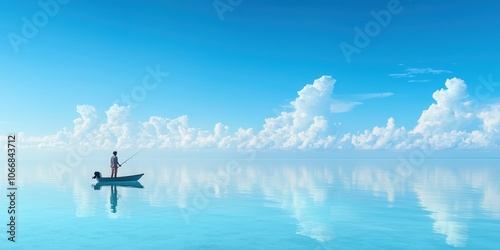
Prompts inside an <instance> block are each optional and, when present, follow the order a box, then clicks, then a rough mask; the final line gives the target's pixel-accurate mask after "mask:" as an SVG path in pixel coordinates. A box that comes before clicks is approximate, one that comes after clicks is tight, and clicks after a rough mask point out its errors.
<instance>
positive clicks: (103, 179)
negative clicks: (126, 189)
mask: <svg viewBox="0 0 500 250" xmlns="http://www.w3.org/2000/svg"><path fill="white" fill-rule="evenodd" d="M143 175H144V174H136V175H129V176H120V177H116V178H111V177H101V178H98V179H97V181H98V182H99V183H108V182H125V181H138V180H139V179H140V178H141V177H142V176H143Z"/></svg>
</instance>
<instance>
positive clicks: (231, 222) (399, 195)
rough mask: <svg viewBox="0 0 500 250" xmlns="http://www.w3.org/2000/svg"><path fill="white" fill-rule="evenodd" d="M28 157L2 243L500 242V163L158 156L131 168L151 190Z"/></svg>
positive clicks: (279, 245)
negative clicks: (100, 180) (11, 232)
mask: <svg viewBox="0 0 500 250" xmlns="http://www.w3.org/2000/svg"><path fill="white" fill-rule="evenodd" d="M21 163H23V165H22V166H23V167H22V168H21V167H20V168H19V171H20V172H19V177H18V178H19V179H18V185H19V190H18V194H17V195H18V197H17V199H18V200H17V204H16V205H17V207H18V211H17V216H18V217H17V228H16V229H17V234H16V243H11V242H9V241H7V238H8V234H7V233H6V231H7V226H6V224H7V223H8V218H9V217H8V215H7V207H8V204H7V197H4V198H3V199H0V206H1V207H3V208H5V209H2V210H3V211H2V213H1V214H2V216H1V217H0V220H1V221H2V222H3V223H2V224H3V225H5V226H4V229H3V230H0V232H2V233H1V238H0V249H56V248H60V249H89V248H91V249H318V250H319V249H453V248H461V249H498V232H500V170H499V166H500V165H499V163H500V161H489V160H481V161H477V160H461V161H459V160H426V161H425V162H423V163H422V164H420V166H406V167H404V168H402V167H401V166H400V164H399V161H398V160H293V161H290V160H269V159H268V160H258V159H254V160H198V161H195V160H189V161H183V160H175V161H174V160H168V159H166V160H162V159H156V160H150V161H147V162H144V161H141V163H140V165H141V166H140V167H139V166H138V165H139V164H138V163H137V162H136V163H133V162H131V163H129V164H128V165H124V167H123V168H120V170H119V172H118V174H119V175H128V174H136V173H142V172H143V173H145V175H144V176H143V178H142V179H141V180H140V181H139V182H140V185H142V186H143V188H138V187H122V186H117V187H112V186H103V187H100V188H97V187H95V186H93V184H95V181H94V180H92V179H91V177H92V176H93V172H94V171H95V170H99V171H101V172H102V173H103V174H104V175H105V176H109V169H108V168H106V167H96V166H99V165H103V166H106V164H101V163H97V162H82V163H80V164H78V165H75V166H70V167H68V168H61V166H58V165H57V164H56V165H54V162H53V161H41V160H36V161H35V160H33V161H31V162H30V161H28V160H25V161H24V162H21ZM5 179H6V175H4V176H2V181H3V182H0V184H1V187H6V182H5ZM5 189H6V188H5ZM6 192H7V191H6Z"/></svg>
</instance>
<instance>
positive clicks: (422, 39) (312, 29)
mask: <svg viewBox="0 0 500 250" xmlns="http://www.w3.org/2000/svg"><path fill="white" fill-rule="evenodd" d="M40 2H41V3H48V4H49V5H48V6H50V8H48V11H47V10H46V9H45V8H44V7H42V5H40V4H39V3H37V2H36V1H8V2H5V3H3V4H2V5H3V6H2V8H1V9H2V11H1V16H2V17H1V18H2V19H1V22H0V30H1V33H3V34H4V39H2V40H1V42H0V48H1V50H2V57H1V58H0V69H1V70H0V84H1V85H2V93H3V95H2V99H1V101H0V102H1V105H0V114H1V118H0V127H1V128H2V129H1V130H0V133H8V132H23V133H25V134H26V136H32V137H36V138H43V137H44V136H47V135H49V136H50V135H55V134H56V133H58V132H60V131H63V129H64V128H66V129H67V133H72V135H70V136H68V138H69V137H71V136H74V134H76V133H77V132H76V129H75V123H74V120H75V119H77V118H79V117H80V115H81V114H79V113H77V112H76V109H77V106H78V105H88V106H91V107H93V108H94V109H95V111H92V110H90V111H88V112H91V113H92V112H95V113H96V114H97V116H99V117H100V121H102V123H106V120H107V119H108V125H109V124H110V123H109V118H107V117H106V113H105V112H106V111H109V110H110V107H113V105H114V104H115V103H117V104H118V105H119V106H126V102H124V101H123V99H122V96H123V95H131V94H133V93H134V91H138V89H140V88H141V86H143V85H142V84H143V78H144V77H145V76H148V74H149V71H148V70H147V68H150V69H153V70H157V71H160V72H164V74H167V73H168V76H165V77H163V78H162V82H161V83H158V84H157V85H155V87H154V88H152V89H151V90H147V91H146V92H144V93H146V96H145V97H144V98H141V100H140V101H138V102H136V104H137V105H134V106H132V107H130V108H129V109H128V111H123V112H125V113H126V114H127V115H128V116H127V118H126V119H125V120H124V121H122V122H127V123H130V124H132V125H131V126H132V127H133V128H134V129H130V131H132V132H130V131H129V132H127V133H129V134H128V135H127V136H131V134H133V133H136V134H135V135H134V136H137V137H140V136H138V134H140V133H141V131H142V129H144V128H143V127H141V126H139V127H136V125H134V124H136V123H144V122H146V121H148V120H149V119H150V117H152V116H158V117H161V118H163V119H167V120H174V119H177V118H178V117H182V116H186V117H188V121H189V122H188V125H187V126H186V127H187V128H192V129H194V130H192V131H195V132H193V133H194V134H196V135H198V134H200V133H204V132H207V131H208V132H210V133H215V132H214V131H213V130H214V126H215V124H217V123H221V124H223V125H224V126H228V131H227V133H229V134H230V135H233V134H234V133H235V132H236V131H237V130H238V129H239V128H242V129H249V128H252V129H253V131H252V132H253V134H254V135H257V134H258V132H259V131H261V130H264V129H263V125H264V124H265V123H266V122H265V119H266V118H276V117H283V119H285V120H286V119H288V118H286V116H282V115H280V112H288V113H293V112H294V111H296V109H297V107H295V106H293V105H292V104H291V102H293V101H294V100H296V98H299V97H300V95H299V96H298V91H301V90H302V89H303V88H305V87H306V85H308V84H310V85H312V84H313V82H314V81H315V80H316V79H320V78H321V77H322V76H331V77H332V78H333V79H335V80H336V81H335V83H334V86H333V92H331V93H330V94H328V93H327V94H328V95H329V98H326V99H325V102H330V101H331V102H332V103H336V104H337V109H335V108H334V109H333V110H334V111H335V110H336V111H335V112H324V110H323V111H322V112H320V111H319V110H320V109H321V108H317V107H316V108H314V111H311V109H312V108H311V109H309V108H308V109H306V111H307V112H312V113H315V114H317V115H318V116H321V117H323V118H324V119H325V121H326V122H327V125H321V126H320V125H318V126H320V127H321V128H322V135H321V136H322V137H321V136H320V135H319V134H318V135H316V134H315V135H314V136H313V137H314V138H315V140H319V139H318V138H320V137H321V138H326V137H327V136H329V135H332V136H337V140H340V137H342V135H345V134H350V135H353V134H360V133H363V131H364V130H369V131H373V128H374V127H377V126H378V127H386V125H387V123H388V119H389V118H391V117H392V118H393V119H394V121H395V126H396V127H397V128H400V127H405V128H406V132H408V131H410V130H412V129H414V128H415V127H417V126H418V121H419V119H420V118H421V117H422V116H423V112H424V111H425V110H428V109H429V108H430V106H431V105H432V104H433V103H435V102H436V100H435V99H433V93H434V92H436V91H438V90H440V89H442V88H444V89H446V88H447V87H446V86H445V82H446V80H447V79H451V78H453V77H457V78H460V79H461V80H463V81H464V82H465V84H466V87H467V90H468V93H469V95H470V96H472V97H473V95H474V90H475V89H476V88H477V86H479V85H481V84H482V83H481V81H480V80H479V77H483V78H485V79H493V80H492V81H493V82H495V81H499V80H497V79H500V74H499V73H498V62H499V59H500V46H498V44H500V36H499V35H498V34H499V33H498V32H499V31H500V17H499V16H498V11H499V10H500V3H498V2H497V1H479V2H471V1H451V0H446V1H427V0H425V1H417V0H413V1H410V0H401V1H393V0H389V1H359V0H358V1H326V0H321V1H320V0H315V1H260V0H258V1H247V0H242V1H225V0H216V1H194V0H186V1H127V3H124V2H123V1H106V2H102V1H62V0H61V1H60V2H57V1H55V0H52V1H44V0H42V1H40ZM66 2H67V3H66ZM214 3H216V4H214ZM231 3H232V4H233V5H234V6H231ZM54 4H55V5H54ZM55 6H57V7H55ZM216 6H218V7H216ZM217 8H219V9H217ZM224 8H227V9H224ZM373 13H375V16H380V15H382V14H381V13H385V14H387V13H390V20H389V19H385V20H387V22H386V23H385V24H381V23H380V22H377V20H378V19H377V17H375V16H374V14H373ZM382 16H383V15H382ZM44 17H47V18H46V19H44ZM221 17H222V18H221ZM23 18H26V19H23ZM37 18H38V19H37ZM382 18H387V16H383V17H382ZM25 20H28V22H30V23H31V24H32V25H34V26H35V27H36V28H37V31H36V32H34V31H33V30H30V32H31V33H30V32H28V33H26V29H27V28H26V27H25V26H26V25H27V24H26V22H25ZM370 25H372V26H370ZM373 25H375V26H373ZM367 27H368V29H370V27H372V28H374V29H372V30H368V32H371V34H372V35H371V36H367V37H368V40H366V39H365V40H364V44H363V46H362V48H361V47H359V46H358V47H356V48H357V49H358V51H359V53H353V54H351V55H350V56H346V55H345V53H344V52H343V50H342V47H341V44H349V45H352V46H356V36H357V34H358V33H357V32H356V30H357V28H359V29H360V30H362V31H363V32H364V33H365V35H366V33H367V31H366V28H367ZM377 27H378V28H377ZM28 29H29V28H28ZM23 31H24V32H25V33H26V34H28V35H29V36H30V37H27V36H26V34H25V33H23ZM13 37H17V38H19V37H21V39H25V40H23V41H25V42H27V43H20V42H19V40H13V39H14V38H13ZM16 41H17V42H16ZM358 45H359V43H358ZM488 77H490V78H488ZM153 83H154V82H153ZM457 84H458V83H457ZM459 85H460V84H458V85H456V86H459ZM460 86H461V85H460ZM142 90H144V89H142ZM136 93H139V92H136ZM141 93H143V92H141ZM304 93H305V92H304ZM498 97H500V91H494V90H493V91H489V92H488V97H487V98H482V99H481V100H480V104H481V105H480V107H481V108H479V109H476V110H475V113H474V112H473V113H474V114H472V115H473V116H477V117H479V118H478V119H479V120H478V121H476V122H472V123H471V124H472V125H471V126H475V127H474V128H471V129H469V128H468V127H464V128H461V130H460V131H465V132H471V131H474V130H478V131H482V132H485V131H486V130H488V129H485V127H484V126H483V125H484V124H486V123H488V122H489V123H488V124H490V123H493V124H495V126H496V121H495V122H491V121H486V119H485V118H484V115H483V118H480V117H481V116H480V115H479V114H480V113H481V112H490V113H491V114H496V113H494V112H496V109H495V108H492V107H495V106H494V104H496V103H497V101H498ZM313 99H314V98H313ZM327 99H328V100H327ZM330 99H331V100H330ZM312 102H314V101H312ZM339 103H340V104H341V106H340V107H342V108H341V109H338V107H339V106H338V104H339ZM443 103H448V102H447V101H444V102H443ZM325 105H326V104H325ZM328 105H330V106H331V104H328ZM445 109H446V108H445ZM113 110H114V111H112V112H111V113H113V112H115V111H116V109H113ZM331 110H332V109H331ZM331 110H330V111H331ZM117 112H118V111H117ZM120 112H121V111H120ZM120 112H118V114H122V113H120ZM428 113H429V112H428ZM295 114H297V112H296V113H295ZM466 115H467V114H466ZM308 117H309V116H308ZM312 117H313V116H310V117H309V118H311V119H310V120H309V123H308V124H309V125H310V124H312V123H313V120H312ZM438 117H439V116H437V117H434V118H429V117H428V119H431V120H432V119H439V118H438ZM84 120H85V119H84ZM294 121H295V120H294ZM422 121H423V120H422ZM164 122H165V121H164ZM478 122H479V123H481V122H482V123H481V124H479V125H478V124H476V123H478ZM294 123H296V122H294ZM96 124H98V123H96ZM318 124H319V123H318ZM163 125H165V124H163ZM163 125H158V124H155V125H154V126H156V127H155V128H158V127H157V126H163ZM98 126H100V125H98ZM165 126H168V125H165ZM108 127H109V128H110V129H111V127H113V126H112V125H109V126H108ZM274 128H275V129H277V127H274ZM454 129H455V128H449V129H443V128H440V129H431V130H432V131H434V132H435V133H446V132H450V131H452V130H454ZM111 130H112V131H114V132H113V133H114V137H113V138H114V139H116V140H118V139H117V138H120V136H121V135H119V134H117V133H121V132H116V131H117V130H116V129H114V130H113V129H111ZM431 130H429V131H431ZM455 130H456V129H455ZM300 131H301V130H300V129H293V131H292V132H290V133H295V132H297V133H296V134H297V135H298V134H299V133H300ZM305 131H306V129H304V130H303V131H302V132H305ZM426 131H427V130H426ZM436 131H437V132H436ZM456 131H457V132H458V131H459V130H456ZM492 131H493V132H494V131H496V127H495V128H490V129H489V130H488V131H486V132H488V133H490V132H492ZM94 132H96V131H94ZM94 132H92V134H93V133H94ZM97 132H98V131H97ZM97 132H96V133H97ZM101 132H102V130H101ZM406 132H405V133H406ZM486 132H485V133H486ZM65 133H66V132H65ZM87 133H88V131H87ZM424 134H425V133H422V136H423V137H426V135H424ZM156 135H157V136H159V135H160V134H156ZM161 135H164V134H161ZM196 135H194V136H196ZM294 135H295V134H294ZM294 135H291V136H292V137H293V136H294ZM470 135H472V134H470ZM429 136H430V137H428V138H431V137H432V135H429ZM488 136H490V134H488ZM495 136H496V134H495ZM159 137H161V136H159ZM299 137H300V136H299ZM390 137H394V135H391V136H390ZM483 137H484V136H483ZM71 138H73V137H71ZM134 138H135V137H134ZM405 138H406V137H405ZM426 138H427V137H426ZM464 138H465V137H461V139H457V140H462V141H463V140H465V139H464ZM52 139H53V140H62V141H63V142H64V143H69V142H68V141H71V140H72V139H67V141H64V140H66V139H61V138H56V139H54V138H52ZM136 139H137V138H135V139H134V140H136ZM139 139H140V138H139ZM351 139H352V138H350V139H349V140H351ZM134 140H132V141H131V142H129V143H130V144H134V142H133V141H134ZM215 140H216V141H218V142H220V141H221V140H220V138H219V139H215ZM404 140H414V139H408V138H407V139H404ZM415 140H416V139H415ZM33 141H35V142H33V143H35V144H36V142H39V141H40V140H37V139H33ZM73 141H74V140H73ZM237 141H238V143H242V141H241V140H237ZM116 143H118V142H116ZM118 144H119V143H118ZM233 144H234V143H233ZM264 144H265V143H264ZM278 144H279V143H277V142H276V141H275V142H274V144H273V143H272V145H278ZM292 144H293V143H292ZM109 145H110V146H111V147H115V146H116V145H117V144H112V143H111V144H109ZM113 145H114V146H113ZM151 145H154V146H159V145H161V141H160V142H159V141H155V143H153V144H151ZM211 145H212V144H211ZM266 145H271V144H266ZM280 145H281V146H283V145H282V144H280ZM293 145H294V146H293V147H295V146H297V147H298V145H301V144H300V143H297V144H293ZM311 145H312V144H311ZM321 145H323V144H321ZM329 145H330V144H329ZM335 145H337V144H335ZM405 145H406V144H405ZM481 145H482V147H493V146H495V145H496V141H489V142H488V143H486V144H481ZM129 146H130V145H129ZM212 146H213V145H212ZM281 146H278V147H281ZM372 146H373V145H372ZM334 147H336V146H334ZM342 147H344V146H342ZM451 147H454V146H451ZM361 148H362V147H361Z"/></svg>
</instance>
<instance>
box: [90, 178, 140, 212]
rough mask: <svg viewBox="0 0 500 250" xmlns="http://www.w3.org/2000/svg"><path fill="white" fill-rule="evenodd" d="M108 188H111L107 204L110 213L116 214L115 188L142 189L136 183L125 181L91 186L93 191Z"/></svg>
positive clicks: (116, 197) (116, 194) (116, 191)
mask: <svg viewBox="0 0 500 250" xmlns="http://www.w3.org/2000/svg"><path fill="white" fill-rule="evenodd" d="M103 186H109V187H110V188H111V195H110V196H109V202H110V204H111V212H112V213H116V207H117V206H118V189H117V187H126V188H144V186H142V185H141V183H139V182H138V181H126V182H98V183H97V184H93V185H92V187H93V188H94V190H101V187H103Z"/></svg>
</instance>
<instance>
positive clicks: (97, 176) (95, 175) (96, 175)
mask: <svg viewBox="0 0 500 250" xmlns="http://www.w3.org/2000/svg"><path fill="white" fill-rule="evenodd" d="M99 178H101V173H100V172H97V171H95V172H94V177H92V179H99Z"/></svg>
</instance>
